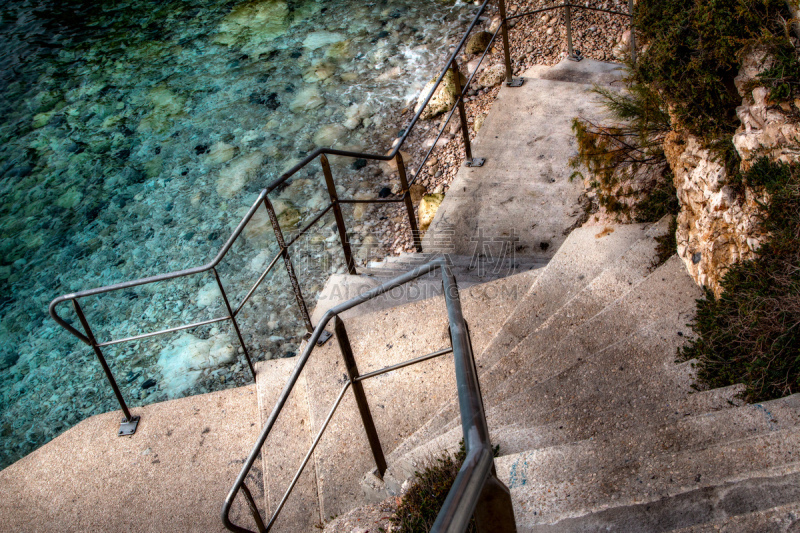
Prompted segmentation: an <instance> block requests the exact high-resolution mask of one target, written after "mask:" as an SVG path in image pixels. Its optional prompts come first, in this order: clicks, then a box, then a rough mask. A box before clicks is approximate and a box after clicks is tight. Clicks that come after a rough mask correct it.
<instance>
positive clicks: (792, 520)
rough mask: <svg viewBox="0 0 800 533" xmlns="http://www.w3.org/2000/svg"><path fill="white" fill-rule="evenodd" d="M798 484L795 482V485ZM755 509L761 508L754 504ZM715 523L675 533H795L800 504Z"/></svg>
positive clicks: (726, 518)
mask: <svg viewBox="0 0 800 533" xmlns="http://www.w3.org/2000/svg"><path fill="white" fill-rule="evenodd" d="M796 484H797V483H796V482H795V485H796ZM753 506H754V507H756V506H757V507H756V508H758V507H761V504H760V503H756V502H754V504H753ZM715 514H720V515H723V518H718V519H717V520H714V521H713V522H706V523H704V524H698V525H695V526H689V527H686V528H680V529H674V530H673V531H674V532H675V533H712V532H713V533H718V532H720V531H722V532H723V533H754V532H758V533H795V532H796V531H797V530H798V528H800V503H798V502H794V503H790V504H788V505H781V506H778V507H773V508H772V509H766V510H764V511H756V512H754V513H748V514H741V515H737V516H728V515H727V513H724V512H723V513H715Z"/></svg>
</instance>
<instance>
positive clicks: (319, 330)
mask: <svg viewBox="0 0 800 533" xmlns="http://www.w3.org/2000/svg"><path fill="white" fill-rule="evenodd" d="M436 270H441V273H442V285H443V289H444V291H443V292H444V299H445V305H446V308H447V315H448V321H449V324H450V343H451V346H450V347H449V348H444V349H441V350H438V351H435V352H432V353H429V354H426V355H423V356H420V357H416V358H414V359H411V360H408V361H404V362H402V363H398V364H395V365H391V366H387V367H384V368H381V369H379V370H375V371H373V372H369V373H367V374H359V373H358V369H357V367H356V364H355V360H354V358H353V354H352V349H351V347H350V342H349V339H348V336H347V331H346V329H345V326H344V323H343V322H342V321H341V319H340V318H339V317H340V315H341V314H342V313H344V312H345V311H347V310H349V309H352V308H354V307H357V306H359V305H361V304H363V303H366V302H368V301H370V300H372V299H374V298H376V297H378V296H380V295H381V294H385V293H387V292H390V291H392V290H393V289H395V288H397V287H400V286H401V285H404V284H406V283H409V282H411V281H413V280H415V279H417V278H419V277H421V276H424V275H426V274H429V273H432V272H434V271H436ZM331 320H333V321H334V329H335V331H336V338H337V341H338V342H339V347H340V349H341V352H342V357H343V358H344V361H345V366H346V368H347V371H348V379H347V381H346V382H345V384H344V386H343V387H342V388H341V390H340V392H339V394H338V395H337V397H336V400H335V401H334V402H333V405H332V406H331V408H330V410H329V411H328V415H327V417H326V418H325V420H324V421H323V422H322V425H321V427H320V429H319V431H318V433H317V434H316V436H315V438H314V441H313V442H312V444H311V446H310V448H309V450H308V452H307V453H306V455H305V457H304V458H303V461H302V463H301V464H300V467H299V468H298V470H297V472H296V473H295V475H294V477H293V479H292V481H291V483H290V484H289V487H288V488H287V489H286V492H285V493H284V495H283V498H282V499H281V501H280V503H279V504H278V505H277V507H276V508H275V512H274V513H273V514H272V516H271V517H270V518H269V520H268V521H267V523H266V525H265V524H264V520H263V519H262V517H261V515H260V513H259V512H258V509H257V507H256V506H255V505H254V503H253V504H251V503H250V502H251V501H252V497H251V496H248V495H249V494H250V492H249V490H248V489H247V485H246V484H245V480H246V478H247V476H248V475H249V473H250V470H251V469H252V467H253V464H254V463H255V461H256V459H257V458H258V456H259V454H260V453H261V448H262V447H263V446H264V443H265V442H266V440H267V438H268V437H269V434H270V432H271V431H272V428H273V427H274V425H275V422H276V421H277V419H278V417H279V416H280V414H281V412H282V410H283V408H284V406H285V404H286V402H287V400H288V398H289V395H290V394H291V392H292V390H293V388H294V386H295V384H296V383H297V380H298V379H299V377H300V374H301V373H302V371H303V369H304V368H305V365H306V363H307V362H308V360H309V358H310V356H311V353H312V352H313V350H314V348H315V347H316V346H317V344H316V341H317V340H318V339H319V338H320V336H321V335H322V334H323V332H324V331H325V328H326V327H327V325H328V324H329V323H330V321H331ZM448 353H452V354H453V358H454V363H455V370H456V382H457V385H458V397H459V405H460V407H461V413H462V415H461V422H462V428H463V432H464V443H465V445H466V449H467V456H466V459H465V461H464V464H463V466H462V467H461V470H460V471H459V474H458V476H457V477H456V481H455V483H454V484H453V487H452V489H451V490H450V493H449V494H448V498H447V500H446V501H445V504H444V506H443V507H442V509H441V511H440V513H439V517H438V519H437V521H436V523H435V524H434V528H433V530H432V531H442V532H445V531H447V532H450V531H452V532H455V531H463V528H464V526H465V525H466V524H468V523H469V520H470V519H471V517H472V516H473V514H477V515H481V511H483V512H482V514H483V515H486V517H487V518H488V517H491V519H492V520H493V522H495V523H497V521H498V520H501V521H504V523H507V524H511V526H512V527H513V523H514V517H513V509H512V507H511V499H510V494H509V493H508V489H506V488H505V486H504V485H503V484H502V482H500V481H499V480H498V479H497V478H496V476H495V475H494V473H493V466H494V461H493V456H492V447H491V443H490V441H489V430H488V427H487V425H486V416H485V413H484V409H483V402H482V400H481V394H480V386H479V384H478V377H477V372H476V370H475V360H474V357H473V353H472V345H471V342H470V339H469V331H468V329H467V325H466V321H465V320H464V315H463V313H462V310H461V301H460V298H459V293H458V285H457V283H456V280H455V277H454V276H453V272H452V266H451V264H450V261H449V259H448V258H447V257H444V258H440V259H436V260H434V261H431V262H429V263H427V264H424V265H421V266H419V267H417V268H415V269H414V270H412V271H410V272H408V273H406V274H403V275H402V276H399V277H397V278H395V279H393V280H391V281H388V282H386V283H383V284H382V285H380V286H378V287H375V288H373V289H371V290H370V291H368V292H366V293H365V294H363V295H361V296H357V297H355V298H353V299H351V300H349V301H347V302H344V303H342V304H339V305H337V306H335V307H333V308H331V309H329V310H328V311H327V312H326V313H325V315H324V316H323V317H322V319H321V320H320V322H319V324H317V327H316V328H315V329H314V332H313V333H312V334H311V337H310V339H309V340H308V343H307V345H306V347H305V349H304V350H303V353H302V355H301V356H300V358H299V360H298V361H297V364H296V365H295V368H294V370H293V371H292V374H291V376H290V377H289V380H288V381H287V383H286V386H284V388H283V391H282V392H281V395H280V397H279V398H278V401H277V402H276V404H275V407H274V408H273V409H272V412H271V413H270V416H269V418H268V419H267V422H266V423H265V424H264V427H263V429H262V430H261V434H260V435H259V437H258V439H257V441H256V443H255V445H254V446H253V449H252V450H251V452H250V454H249V455H248V457H247V459H246V460H245V463H244V465H243V467H242V469H241V471H240V472H239V475H238V477H237V478H236V481H235V482H234V484H233V487H232V488H231V490H230V492H229V493H228V496H227V498H226V499H225V503H224V504H223V507H222V522H223V524H224V525H225V527H226V528H228V529H229V530H231V531H235V532H238V533H253V532H252V531H250V530H248V529H246V528H243V527H241V526H238V525H236V524H234V523H233V522H232V521H231V519H230V516H229V515H230V510H231V508H232V506H233V502H234V500H235V499H236V495H237V494H238V493H239V491H240V490H243V493H244V494H245V498H246V499H247V501H248V504H249V507H250V510H251V514H252V515H253V519H254V521H255V523H256V525H257V528H258V530H259V532H266V531H269V530H270V529H271V528H272V526H273V525H274V524H275V521H276V520H277V519H278V516H279V515H280V513H281V510H282V509H283V507H284V506H285V504H286V501H287V500H288V498H289V496H290V495H291V493H292V490H293V489H294V487H295V486H296V484H297V481H298V480H299V479H300V476H301V475H302V473H303V471H304V469H305V467H306V465H307V464H308V462H309V461H310V459H311V457H312V454H313V453H314V450H315V449H316V447H317V444H318V443H319V441H320V439H321V438H322V435H323V434H324V432H325V430H326V429H327V427H328V425H329V424H330V421H331V419H332V418H333V415H334V414H335V413H336V410H337V408H338V407H339V405H340V404H341V402H342V399H343V398H344V395H345V393H346V392H347V390H348V389H349V388H351V387H352V388H353V392H354V395H355V397H356V403H357V405H358V408H359V411H360V414H361V419H362V422H363V425H364V429H365V430H366V433H367V438H368V440H369V444H370V447H371V449H372V453H373V456H374V458H375V462H376V464H377V467H378V473H379V474H380V475H381V476H383V474H384V472H385V471H386V460H385V458H384V455H383V450H382V448H381V445H380V440H379V438H378V434H377V431H376V430H375V425H374V422H373V420H372V415H371V413H370V410H369V405H368V402H367V399H366V396H365V395H364V391H363V389H362V388H361V382H362V381H364V380H367V379H370V378H373V377H375V376H379V375H381V374H385V373H387V372H392V371H395V370H399V369H401V368H404V367H407V366H410V365H413V364H417V363H420V362H423V361H427V360H429V359H432V358H434V357H439V356H442V355H445V354H448ZM498 491H499V492H498ZM503 495H505V496H503ZM476 509H477V511H476ZM465 517H466V518H465ZM464 520H466V522H465V521H464ZM508 530H510V529H506V531H508Z"/></svg>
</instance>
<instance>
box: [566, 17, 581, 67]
mask: <svg viewBox="0 0 800 533" xmlns="http://www.w3.org/2000/svg"><path fill="white" fill-rule="evenodd" d="M564 9H565V10H566V11H565V15H566V19H567V21H566V22H567V58H568V59H569V60H570V61H580V60H581V59H583V56H582V55H581V53H580V51H578V52H575V50H573V48H572V6H571V5H570V4H564Z"/></svg>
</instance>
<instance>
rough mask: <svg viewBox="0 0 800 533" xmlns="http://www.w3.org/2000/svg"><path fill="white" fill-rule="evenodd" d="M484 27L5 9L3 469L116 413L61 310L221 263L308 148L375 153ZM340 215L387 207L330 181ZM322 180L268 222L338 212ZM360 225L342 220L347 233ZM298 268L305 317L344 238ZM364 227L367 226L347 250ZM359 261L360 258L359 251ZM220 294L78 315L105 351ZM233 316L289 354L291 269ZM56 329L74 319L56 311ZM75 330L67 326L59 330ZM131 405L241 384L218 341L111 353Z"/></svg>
mask: <svg viewBox="0 0 800 533" xmlns="http://www.w3.org/2000/svg"><path fill="white" fill-rule="evenodd" d="M474 9H475V7H474V6H473V5H471V4H470V5H466V4H462V3H456V4H455V5H454V4H452V3H442V2H438V1H426V2H418V1H415V0H391V1H384V2H363V1H351V0H346V1H309V0H295V1H282V0H263V1H250V2H239V1H219V0H186V1H158V2H156V1H146V0H135V1H109V2H96V3H89V2H85V1H81V0H73V1H72V2H70V1H66V2H65V1H57V0H50V1H46V0H43V1H25V0H11V1H8V2H5V3H4V4H3V5H2V6H0V117H2V121H1V122H0V341H1V342H0V467H4V466H7V465H8V464H10V463H11V462H13V461H15V460H17V459H19V458H20V457H22V456H24V455H25V454H27V453H29V452H30V451H32V450H34V449H35V448H37V447H38V446H41V445H42V444H44V443H45V442H47V441H49V440H50V439H52V438H54V437H55V436H57V435H58V434H59V433H61V432H63V431H64V430H66V429H68V428H69V427H71V426H73V425H75V424H76V423H78V422H79V421H80V420H82V419H84V418H86V417H88V416H91V415H93V414H96V413H100V412H105V411H110V410H114V409H116V408H117V404H116V402H115V400H114V398H113V394H112V392H111V389H110V387H109V386H108V384H107V382H106V381H105V378H104V376H103V374H102V371H101V369H100V366H99V364H98V363H97V361H96V359H95V358H94V355H93V354H92V352H91V351H90V350H89V349H88V347H86V346H84V345H82V344H80V343H79V342H78V341H77V340H76V339H74V338H72V337H71V336H70V335H69V334H67V333H66V332H65V331H63V330H61V329H60V328H59V327H58V326H57V325H56V324H55V323H54V322H53V321H52V320H51V319H50V318H49V317H48V315H47V305H48V303H49V302H50V300H52V299H53V298H54V297H56V296H58V295H60V294H64V293H68V292H73V291H77V290H81V289H86V288H91V287H96V286H101V285H107V284H110V283H115V282H119V281H124V280H128V279H133V278H137V277H142V276H146V275H152V274H157V273H161V272H167V271H171V270H178V269H183V268H187V267H190V266H196V265H199V264H203V263H205V262H207V261H208V260H209V259H211V258H212V257H213V256H214V255H215V254H216V251H217V250H218V249H219V247H220V246H221V245H222V244H223V242H224V241H225V239H227V237H228V235H229V234H230V232H231V231H232V229H233V228H234V227H235V226H236V224H237V223H238V222H239V220H240V218H241V216H242V215H243V214H244V212H246V211H247V208H248V207H249V206H250V205H251V203H252V202H253V201H254V199H255V198H256V196H257V194H258V192H259V191H260V190H261V189H262V188H263V187H264V186H265V185H266V184H267V183H269V182H270V181H271V180H273V179H275V178H276V177H277V176H279V175H280V174H281V172H282V171H283V170H285V169H286V168H288V167H289V166H291V165H292V164H293V163H295V162H297V161H298V160H299V159H301V158H302V157H304V156H305V155H306V154H307V153H309V152H311V151H312V150H313V149H314V148H315V147H316V146H321V145H330V144H332V143H333V144H334V145H335V146H338V147H345V148H349V149H356V150H371V151H378V152H380V153H383V152H385V151H386V149H388V147H389V146H390V144H391V141H392V139H393V138H394V137H395V136H396V134H397V129H398V128H399V127H401V126H402V125H401V123H400V119H399V115H398V113H397V111H398V109H400V108H402V107H406V106H408V105H409V104H410V103H412V102H413V101H415V100H416V96H417V94H418V93H419V91H420V89H421V88H422V86H423V85H424V84H425V83H426V82H427V81H428V80H429V79H430V78H431V76H432V75H433V74H434V73H435V71H436V70H437V69H438V68H439V66H440V65H441V64H442V63H443V58H444V56H445V53H446V52H447V50H448V45H449V44H451V43H453V42H455V40H456V38H457V36H458V35H459V34H460V32H461V31H463V28H464V26H465V23H466V21H467V20H469V19H470V18H471V17H472V15H473V13H474ZM333 164H334V169H335V172H336V175H337V184H338V185H339V186H340V194H342V195H344V194H348V195H356V194H364V193H366V194H372V193H375V192H376V191H377V190H379V189H380V188H381V187H383V186H385V184H386V183H385V182H386V176H384V175H382V174H381V171H380V169H379V168H377V167H375V168H373V166H371V165H368V166H362V165H361V164H359V163H354V162H353V161H352V160H349V161H333ZM326 194H327V193H325V190H324V188H322V187H321V182H320V172H319V169H318V168H316V167H315V168H313V169H310V170H308V171H304V172H302V173H300V174H299V175H298V176H296V178H295V179H293V180H292V182H291V183H290V184H289V186H288V187H286V188H285V189H284V190H282V191H279V194H278V196H279V199H278V201H277V203H276V205H277V206H278V207H279V209H280V211H281V212H282V218H281V221H282V224H285V225H287V226H288V228H289V229H291V227H295V226H297V225H299V224H302V222H303V221H305V220H308V219H309V218H311V217H312V216H313V215H314V213H315V209H318V208H319V206H321V205H322V204H323V203H324V202H325V201H326V200H327V195H326ZM348 216H352V213H348ZM323 222H324V223H323V224H322V225H321V227H320V231H318V232H316V233H315V235H314V236H313V237H312V238H311V239H310V240H309V241H308V242H307V243H306V244H305V246H304V248H303V251H302V252H301V253H300V254H298V256H297V257H296V259H295V261H296V267H297V268H298V270H299V271H300V273H301V279H302V282H303V289H304V291H305V292H306V297H307V299H308V300H310V301H311V302H313V300H314V295H315V292H316V291H318V290H319V288H320V286H321V283H322V281H323V280H324V277H325V275H327V273H328V272H331V271H341V270H342V269H343V266H342V259H341V257H340V254H339V252H338V248H337V247H336V243H338V240H337V239H336V234H335V231H334V227H333V224H332V217H328V218H326V219H325V220H324V221H323ZM369 227H370V222H369V221H367V220H362V221H356V222H355V226H354V231H355V232H356V234H358V233H363V234H366V233H368V232H369ZM354 239H355V242H356V245H358V243H359V237H358V235H356V236H355V237H354ZM270 242H271V238H270V235H269V231H268V230H267V229H266V225H265V220H264V218H263V217H262V218H260V219H258V220H256V221H255V224H254V225H253V228H251V229H249V230H248V231H246V232H245V235H244V238H243V239H241V241H239V242H237V245H236V246H235V247H234V249H233V253H232V254H231V255H230V257H228V258H226V260H225V262H224V263H223V265H221V268H220V274H221V276H222V279H223V281H224V282H225V284H226V287H227V288H229V289H230V292H231V298H232V299H233V300H234V301H238V300H239V299H240V298H241V297H242V295H244V294H245V293H246V291H247V289H248V288H249V283H252V282H253V281H255V279H256V278H257V277H258V273H259V272H260V271H261V269H262V268H263V267H264V265H265V262H266V261H267V260H268V258H269V257H270V256H271V254H273V253H274V252H275V251H276V250H277V248H276V246H275V245H274V244H270ZM212 280H213V278H211V277H210V276H200V277H197V278H193V279H188V280H182V281H179V282H173V283H164V284H160V286H149V287H143V288H138V289H135V290H130V291H123V292H119V293H115V294H114V295H111V296H108V297H103V298H95V299H87V300H86V301H85V302H83V304H84V307H85V310H86V312H87V315H88V317H89V320H90V321H91V323H92V325H93V327H94V328H95V332H96V334H97V336H98V338H99V339H100V340H107V339H109V338H111V337H112V336H117V337H118V336H124V335H134V334H138V333H141V332H144V331H149V330H153V329H158V328H160V327H170V326H176V325H179V324H181V323H185V322H188V321H194V320H202V319H204V318H210V317H213V316H219V315H220V314H221V313H222V301H221V299H220V298H219V297H218V296H219V295H218V294H217V292H216V289H215V288H214V285H213V283H212ZM268 282H269V283H268V284H267V285H266V286H265V287H264V288H263V289H260V290H259V292H258V293H257V294H256V296H255V297H254V301H253V302H252V306H249V307H248V308H247V309H246V311H245V312H244V313H243V316H242V321H243V327H244V329H245V331H246V334H245V337H246V341H247V342H248V346H249V347H250V348H251V350H252V351H253V354H254V357H255V358H256V359H263V358H269V357H283V356H288V355H292V354H294V352H295V350H296V342H297V339H298V334H299V333H302V324H301V323H300V322H299V321H298V317H297V313H296V310H295V306H294V302H293V298H292V296H291V291H290V287H289V284H288V282H287V280H286V276H285V274H283V273H282V271H281V270H280V269H279V270H278V271H277V272H276V274H275V275H274V276H272V279H269V280H268ZM65 309H66V308H65ZM66 316H67V317H68V318H70V319H71V320H73V321H74V320H75V319H74V316H72V315H69V313H68V312H67V313H66ZM106 353H107V357H108V359H109V363H110V365H111V367H112V369H113V370H114V374H115V375H116V376H117V379H118V381H119V383H120V385H121V387H122V389H123V393H124V395H125V397H126V398H127V399H128V400H129V404H131V405H134V406H135V405H142V404H146V403H152V402H154V401H162V400H165V399H168V398H173V397H178V396H183V395H187V394H194V393H200V392H207V391H210V390H217V389H220V388H225V387H230V386H236V385H240V384H243V383H247V382H249V381H250V380H251V378H250V376H249V373H248V372H247V368H246V365H245V364H244V360H243V356H242V355H241V352H240V350H238V344H237V343H236V342H235V337H233V333H232V332H231V331H230V329H229V327H228V326H227V325H224V324H223V325H217V326H216V327H214V326H210V327H205V328H199V329H198V330H195V331H192V332H191V333H182V334H176V335H172V336H170V337H165V338H155V339H148V340H146V341H141V342H137V343H131V344H127V345H122V346H120V347H119V348H110V349H108V350H107V351H106Z"/></svg>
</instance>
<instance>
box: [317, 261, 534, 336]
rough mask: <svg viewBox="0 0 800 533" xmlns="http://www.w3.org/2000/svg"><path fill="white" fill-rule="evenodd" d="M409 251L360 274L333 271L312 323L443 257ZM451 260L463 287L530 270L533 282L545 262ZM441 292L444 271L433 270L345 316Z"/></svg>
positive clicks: (382, 308)
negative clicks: (336, 307)
mask: <svg viewBox="0 0 800 533" xmlns="http://www.w3.org/2000/svg"><path fill="white" fill-rule="evenodd" d="M407 255H408V257H410V258H409V259H408V260H397V261H389V260H390V259H395V258H387V260H386V262H381V263H371V264H373V265H378V266H375V267H372V268H366V269H360V270H359V272H360V273H361V274H360V275H358V276H350V275H347V274H335V275H332V276H331V277H330V278H328V281H327V282H326V283H325V287H324V288H323V289H322V291H321V292H320V295H319V297H318V298H317V305H316V307H315V309H314V312H313V313H312V315H311V321H312V323H314V324H316V323H317V322H318V321H319V319H320V318H322V315H324V314H325V312H326V311H327V310H328V309H330V308H331V307H334V306H336V305H338V304H340V303H343V302H346V301H347V300H349V299H351V298H354V297H356V296H360V295H362V294H364V293H365V292H367V291H369V290H370V289H373V288H374V287H377V286H378V285H380V284H382V283H385V282H386V281H389V280H391V279H393V278H395V277H397V276H400V275H402V274H405V273H406V272H408V271H410V270H412V269H414V268H416V267H417V266H420V265H422V264H425V263H427V262H429V261H431V260H433V259H436V258H438V257H441V254H407ZM451 260H452V261H453V273H454V275H455V277H456V281H457V282H458V286H459V287H460V288H462V289H465V288H467V287H471V286H473V285H478V284H480V283H486V282H488V281H492V280H495V279H500V278H503V277H507V276H511V275H515V274H521V273H525V272H530V276H529V277H528V279H529V280H530V283H533V280H534V279H535V278H536V275H537V272H538V269H540V268H542V267H543V266H544V264H543V263H541V262H539V261H533V260H530V261H527V260H522V259H518V260H505V261H501V262H496V263H495V264H494V266H492V265H486V263H480V262H476V263H475V264H472V263H471V261H472V260H471V258H468V257H460V256H455V257H451ZM384 263H385V264H384ZM523 290H527V287H524V288H523ZM441 294H442V278H441V274H440V273H439V272H433V273H431V274H428V275H425V276H423V277H421V278H419V279H417V280H415V281H413V282H411V283H409V284H407V285H405V286H403V287H400V288H397V289H395V290H393V291H391V292H390V293H387V294H384V295H381V296H379V297H378V298H375V299H373V300H370V301H369V302H367V303H365V304H364V305H361V306H359V307H357V308H354V309H351V310H349V311H347V312H346V313H345V314H344V315H343V317H344V318H352V317H356V316H361V315H365V314H368V313H374V312H378V311H381V310H384V309H390V308H392V307H397V306H399V305H405V304H408V303H412V302H417V301H420V300H425V299H428V298H433V297H435V296H440V295H441Z"/></svg>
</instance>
